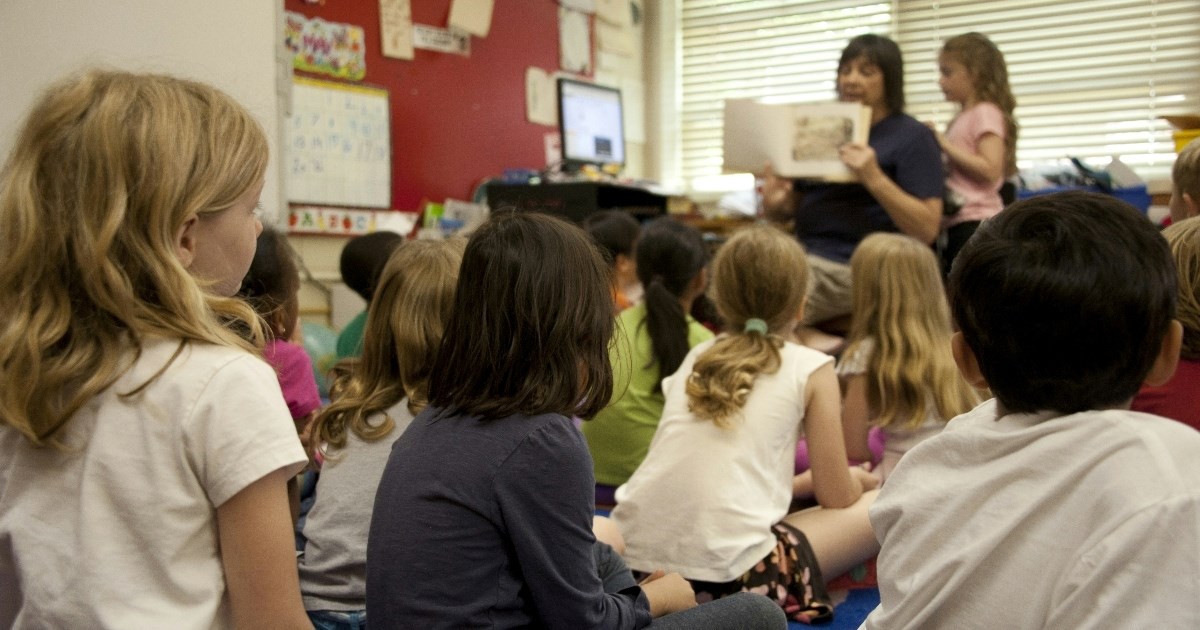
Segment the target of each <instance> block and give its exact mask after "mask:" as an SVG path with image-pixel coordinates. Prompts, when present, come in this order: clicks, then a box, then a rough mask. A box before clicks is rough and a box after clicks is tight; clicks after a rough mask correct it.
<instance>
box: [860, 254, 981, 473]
mask: <svg viewBox="0 0 1200 630" xmlns="http://www.w3.org/2000/svg"><path fill="white" fill-rule="evenodd" d="M850 272H851V277H852V278H853V287H854V292H853V293H854V322H853V325H852V326H851V329H850V337H849V339H850V342H849V344H848V346H847V348H846V351H845V353H844V355H843V357H842V360H841V361H840V362H839V363H838V370H837V371H838V377H839V379H840V380H841V382H842V390H843V392H844V394H843V396H844V403H845V404H844V406H843V410H842V421H843V426H844V428H845V432H846V450H847V452H848V454H849V455H850V457H851V459H868V458H869V457H870V455H871V452H870V450H869V444H868V443H869V430H870V427H871V426H878V427H881V428H882V430H883V432H884V435H885V436H886V443H885V445H884V452H883V460H882V462H880V466H879V468H877V469H876V471H877V473H878V474H879V476H880V478H881V479H886V478H887V476H888V475H889V474H891V471H892V469H893V468H895V466H896V463H897V462H899V461H900V458H901V457H903V456H904V454H905V453H907V452H908V451H909V450H911V449H912V447H914V446H916V445H917V444H919V443H921V442H922V441H923V440H925V439H927V438H929V437H932V436H934V435H937V433H938V432H939V431H941V430H942V427H943V426H945V424H946V421H947V420H949V419H950V418H953V417H954V416H956V415H958V414H960V413H963V412H965V411H967V410H969V409H970V408H971V407H973V406H975V404H977V403H978V402H979V398H978V396H976V395H975V392H973V391H971V387H970V386H969V385H967V383H966V382H965V381H963V379H962V376H961V375H960V374H959V373H958V369H957V368H956V367H955V366H954V360H953V357H952V356H951V353H950V335H951V333H952V328H951V325H950V308H949V306H948V305H947V304H946V297H945V289H944V287H943V285H942V276H941V273H940V271H939V268H938V262H937V258H936V257H935V256H934V254H933V251H932V250H930V248H929V247H928V246H926V245H925V244H924V243H920V242H918V241H917V240H915V239H912V238H909V237H907V236H904V235H903V234H889V233H879V234H872V235H870V236H868V237H867V238H865V239H863V241H862V243H859V245H858V248H857V249H856V250H854V255H853V256H852V257H851V258H850Z"/></svg>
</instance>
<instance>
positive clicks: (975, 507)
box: [864, 401, 1200, 630]
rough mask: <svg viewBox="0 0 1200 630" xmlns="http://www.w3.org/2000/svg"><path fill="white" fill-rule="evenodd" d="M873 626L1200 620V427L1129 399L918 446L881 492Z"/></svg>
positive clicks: (1020, 418) (967, 430)
mask: <svg viewBox="0 0 1200 630" xmlns="http://www.w3.org/2000/svg"><path fill="white" fill-rule="evenodd" d="M871 524H872V526H873V527H874V529H875V535H876V536H877V537H878V538H879V540H880V541H881V543H882V545H883V548H882V551H880V553H879V565H878V569H879V592H880V596H881V600H882V603H881V604H880V606H879V608H877V609H876V610H875V611H874V612H873V613H871V616H870V617H869V618H868V619H867V621H866V623H865V624H864V627H865V628H868V629H876V628H888V629H889V630H896V629H901V628H955V629H970V628H995V627H997V626H1002V627H1006V628H1200V433H1197V432H1196V431H1195V430H1194V429H1192V428H1191V427H1188V426H1186V425H1183V424H1180V423H1178V422H1173V421H1171V420H1166V419H1164V418H1160V417H1158V416H1152V415H1149V414H1143V413H1137V412H1133V411H1127V410H1108V411H1089V412H1084V413H1077V414H1072V415H1068V416H1061V417H1054V414H1053V413H1043V414H1011V415H1007V416H1004V417H1001V418H997V417H996V403H995V402H994V401H987V402H985V403H983V404H981V405H979V406H978V407H976V408H975V409H974V410H972V411H970V412H968V413H966V414H963V415H961V416H958V417H957V418H955V419H953V420H951V421H950V424H948V425H947V427H946V429H945V430H944V431H942V433H940V434H939V435H937V436H935V437H933V438H930V439H929V440H927V441H925V442H923V443H921V444H920V445H918V446H917V447H916V448H914V449H913V450H911V451H909V453H908V455H907V456H905V458H904V460H903V461H902V462H900V465H899V466H898V467H897V468H896V470H895V472H894V473H893V474H892V477H891V478H890V479H889V480H888V483H887V484H886V485H885V486H884V487H883V490H882V491H881V492H880V494H879V498H878V499H877V500H876V501H875V504H874V505H873V506H872V507H871Z"/></svg>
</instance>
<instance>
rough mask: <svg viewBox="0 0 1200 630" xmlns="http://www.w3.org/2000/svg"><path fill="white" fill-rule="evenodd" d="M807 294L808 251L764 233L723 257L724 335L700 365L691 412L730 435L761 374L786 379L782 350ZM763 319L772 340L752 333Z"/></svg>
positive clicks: (742, 238)
mask: <svg viewBox="0 0 1200 630" xmlns="http://www.w3.org/2000/svg"><path fill="white" fill-rule="evenodd" d="M807 290H808V261H807V260H806V259H805V257H804V248H803V247H801V246H800V244H799V243H798V242H796V240H795V239H794V238H792V237H791V236H789V235H787V234H784V233H783V232H781V231H779V230H778V229H775V228H773V227H768V226H765V225H760V226H753V227H748V228H745V229H743V230H741V231H739V232H737V233H736V234H734V235H733V236H732V237H731V238H730V239H729V240H728V241H727V242H726V243H725V244H724V245H722V246H721V248H720V249H719V250H718V251H717V255H716V257H715V258H714V259H713V263H712V278H711V282H710V284H709V290H708V293H709V298H710V299H711V300H712V301H713V304H714V306H716V309H717V313H718V314H719V315H720V316H721V319H722V320H723V321H724V322H725V327H726V328H725V333H724V334H723V335H721V336H720V337H718V338H717V340H716V341H715V342H714V343H713V345H712V347H711V348H709V349H708V350H706V351H705V352H704V353H703V354H701V355H700V356H699V357H697V359H696V363H695V365H694V366H693V368H692V373H691V375H690V376H689V377H688V381H687V390H686V391H687V397H688V409H689V410H690V411H691V412H692V413H693V414H695V415H696V416H697V417H699V418H703V419H706V420H711V421H713V422H714V423H715V424H716V425H717V426H719V427H722V428H727V427H731V426H733V424H734V418H735V416H736V415H737V413H738V411H740V410H741V409H742V407H743V406H744V405H745V404H746V399H747V398H748V397H749V396H750V391H751V390H752V389H753V388H754V380H755V379H756V378H758V375H760V374H774V373H775V372H777V371H779V366H780V354H779V349H780V348H782V347H783V343H784V335H787V334H790V332H791V330H792V328H793V327H794V326H795V325H796V317H797V316H798V315H799V314H800V308H801V306H803V304H804V296H805V292H806V291H807ZM752 318H756V319H761V320H763V321H765V322H766V324H767V333H765V334H764V333H760V332H757V331H746V330H745V327H746V321H747V320H750V319H752Z"/></svg>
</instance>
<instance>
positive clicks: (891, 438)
mask: <svg viewBox="0 0 1200 630" xmlns="http://www.w3.org/2000/svg"><path fill="white" fill-rule="evenodd" d="M872 352H875V339H874V338H871V337H867V338H865V339H863V340H862V341H860V342H859V343H858V345H856V346H855V347H854V352H852V353H850V354H848V355H846V356H844V357H842V359H841V361H839V362H838V366H837V373H838V376H839V377H843V378H845V377H850V376H856V375H859V374H865V373H866V371H867V363H868V362H869V361H870V360H871V353H872ZM929 402H930V404H929V405H928V407H927V408H926V411H925V420H924V421H922V422H921V424H919V425H917V426H916V427H914V428H911V429H907V428H903V427H901V426H896V425H893V426H889V427H884V428H883V435H884V437H885V438H886V440H885V441H884V445H883V461H881V462H880V463H879V468H877V469H876V471H875V472H876V473H877V474H878V475H879V478H880V479H887V478H888V476H889V475H891V474H892V470H893V469H895V468H896V464H898V463H899V462H900V458H901V457H904V454H905V453H907V452H908V451H910V450H911V449H912V447H914V446H916V445H918V444H920V443H921V442H924V441H925V440H927V439H929V438H931V437H933V436H935V435H937V434H938V433H941V431H942V427H945V426H946V421H945V420H943V419H942V416H941V415H940V414H938V410H937V405H935V404H933V401H932V400H930V401H929ZM901 424H903V423H901Z"/></svg>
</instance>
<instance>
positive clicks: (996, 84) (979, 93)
mask: <svg viewBox="0 0 1200 630" xmlns="http://www.w3.org/2000/svg"><path fill="white" fill-rule="evenodd" d="M942 54H945V55H948V56H950V57H951V58H953V59H954V60H955V61H957V62H959V63H961V64H962V65H963V67H965V68H966V69H967V73H968V74H970V75H971V79H972V84H973V86H974V88H975V97H976V98H978V99H979V100H980V101H983V102H987V103H991V104H993V105H995V106H996V107H999V108H1000V111H1001V112H1003V113H1004V159H1005V166H1004V174H1005V176H1009V177H1011V176H1013V175H1015V174H1016V173H1017V133H1018V132H1019V131H1020V129H1019V127H1018V126H1017V119H1016V118H1015V117H1014V116H1013V110H1015V109H1016V108H1017V99H1016V97H1014V96H1013V93H1012V88H1011V87H1009V85H1008V64H1006V63H1005V62H1004V54H1003V53H1001V52H1000V49H999V48H997V47H996V44H994V43H992V40H990V39H988V38H987V37H986V36H985V35H982V34H980V33H974V32H972V33H963V34H962V35H956V36H954V37H951V38H950V39H947V40H946V42H945V43H944V44H942Z"/></svg>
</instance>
